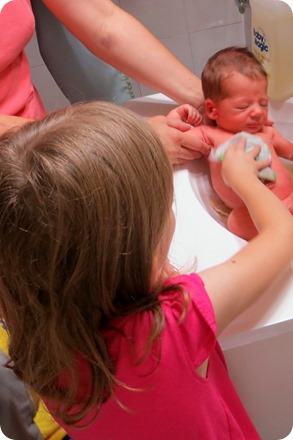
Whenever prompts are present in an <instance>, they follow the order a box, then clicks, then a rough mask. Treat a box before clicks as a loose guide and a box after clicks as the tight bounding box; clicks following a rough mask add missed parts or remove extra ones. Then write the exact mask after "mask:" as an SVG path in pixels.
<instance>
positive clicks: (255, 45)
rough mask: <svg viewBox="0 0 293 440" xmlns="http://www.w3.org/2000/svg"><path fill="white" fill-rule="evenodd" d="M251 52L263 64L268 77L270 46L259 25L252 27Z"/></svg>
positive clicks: (269, 72)
mask: <svg viewBox="0 0 293 440" xmlns="http://www.w3.org/2000/svg"><path fill="white" fill-rule="evenodd" d="M252 52H253V54H254V56H255V57H256V58H257V59H258V61H259V62H260V63H261V64H262V65H263V67H264V69H265V70H266V72H267V75H268V77H270V76H271V71H270V47H269V43H268V40H267V37H266V34H265V32H264V30H263V29H262V28H261V27H255V26H253V27H252Z"/></svg>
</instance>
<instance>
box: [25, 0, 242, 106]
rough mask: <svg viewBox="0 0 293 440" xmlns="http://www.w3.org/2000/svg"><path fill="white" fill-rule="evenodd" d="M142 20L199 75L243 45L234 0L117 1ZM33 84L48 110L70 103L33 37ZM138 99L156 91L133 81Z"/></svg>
mask: <svg viewBox="0 0 293 440" xmlns="http://www.w3.org/2000/svg"><path fill="white" fill-rule="evenodd" d="M115 3H117V4H118V5H120V6H121V7H122V8H123V9H125V10H126V11H128V12H129V13H130V14H132V15H133V16H135V17H136V18H137V19H138V20H139V21H141V22H142V23H143V24H144V25H145V26H146V27H147V28H148V29H149V30H150V31H151V32H152V33H153V34H154V35H155V36H156V37H157V38H158V39H159V40H160V41H161V42H162V43H163V44H164V45H165V46H166V47H167V48H168V49H169V50H170V51H171V52H173V53H174V54H175V56H176V57H177V58H178V59H179V60H180V61H181V62H182V63H183V64H184V65H186V66H187V67H188V68H189V69H190V70H191V71H193V72H195V73H196V74H197V75H200V73H201V70H202V68H203V66H204V64H205V62H206V60H207V58H208V57H209V56H210V55H211V54H212V53H214V52H215V51H217V50H219V49H221V48H223V47H226V46H229V45H244V44H245V32H244V20H243V15H241V14H240V13H239V12H238V9H237V7H236V5H235V0H204V1H202V0H140V1H137V0H115ZM27 54H28V57H29V61H30V66H31V71H32V76H33V81H34V83H35V85H36V87H37V89H38V90H39V93H40V95H41V97H42V99H43V101H44V104H45V106H46V109H47V111H50V110H52V109H55V108H58V107H60V106H64V105H66V104H67V102H68V101H67V100H66V98H65V97H64V96H63V94H62V92H61V91H60V90H59V88H58V86H57V85H56V83H55V82H54V80H53V79H52V77H51V75H50V73H49V72H48V71H47V69H46V67H45V65H44V63H43V60H42V58H41V57H40V54H39V51H38V46H37V41H36V38H35V37H34V38H33V39H32V41H31V42H30V43H29V45H28V46H27ZM133 87H134V92H135V96H137V97H138V96H144V95H148V94H151V93H155V91H153V90H151V89H149V88H147V87H145V86H143V85H141V84H138V83H137V82H134V81H133Z"/></svg>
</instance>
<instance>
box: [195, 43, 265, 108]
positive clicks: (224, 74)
mask: <svg viewBox="0 0 293 440" xmlns="http://www.w3.org/2000/svg"><path fill="white" fill-rule="evenodd" d="M233 72H238V73H241V74H242V75H244V76H246V77H248V78H252V79H259V78H263V79H266V80H267V73H266V71H265V69H264V67H263V66H262V64H261V63H260V62H259V61H258V60H257V58H256V57H255V56H254V55H253V53H252V52H250V51H249V50H248V49H247V48H246V47H236V46H231V47H227V48H225V49H222V50H220V51H218V52H216V53H215V54H214V55H212V56H211V57H210V58H209V60H208V61H207V63H206V65H205V67H204V69H203V72H202V75H201V80H202V89H203V94H204V97H205V99H206V98H211V99H213V100H215V101H218V100H221V99H223V98H225V96H226V95H225V88H224V87H223V80H225V79H227V78H229V76H231V75H232V74H233Z"/></svg>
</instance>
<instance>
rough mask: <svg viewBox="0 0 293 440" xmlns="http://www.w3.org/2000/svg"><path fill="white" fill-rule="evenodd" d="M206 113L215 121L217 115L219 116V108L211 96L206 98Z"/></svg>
mask: <svg viewBox="0 0 293 440" xmlns="http://www.w3.org/2000/svg"><path fill="white" fill-rule="evenodd" d="M205 113H206V115H207V116H208V117H209V118H210V119H212V120H213V121H215V120H216V119H217V117H218V108H217V105H216V103H215V102H214V101H213V100H212V99H210V98H207V99H206V100H205Z"/></svg>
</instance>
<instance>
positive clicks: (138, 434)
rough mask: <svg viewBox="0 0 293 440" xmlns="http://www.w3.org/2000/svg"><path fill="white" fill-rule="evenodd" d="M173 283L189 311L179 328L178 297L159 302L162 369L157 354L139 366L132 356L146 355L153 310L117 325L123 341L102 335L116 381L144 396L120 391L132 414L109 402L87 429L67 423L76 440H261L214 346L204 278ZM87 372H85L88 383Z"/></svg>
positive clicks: (113, 334)
mask: <svg viewBox="0 0 293 440" xmlns="http://www.w3.org/2000/svg"><path fill="white" fill-rule="evenodd" d="M173 282H176V283H181V284H182V286H183V287H184V289H185V290H186V292H187V293H188V294H189V297H190V301H189V306H188V312H187V315H186V317H185V319H184V320H183V321H182V323H180V324H179V323H178V320H179V318H180V315H181V309H182V306H181V304H182V296H181V294H178V293H176V292H175V293H171V294H168V296H167V297H165V296H164V297H162V298H166V299H164V301H163V302H162V307H163V310H164V314H165V317H166V324H165V328H164V330H163V332H162V335H161V342H162V345H161V357H160V361H159V364H158V366H157V368H155V367H156V365H157V358H156V352H155V350H153V352H152V353H151V355H149V356H148V358H147V360H146V361H144V362H143V363H142V364H135V362H134V356H133V348H135V350H136V352H137V353H139V354H143V353H144V345H145V340H146V338H147V336H148V335H149V330H150V327H151V323H152V314H151V313H150V312H143V313H141V314H137V315H135V316H129V317H127V318H124V319H119V320H117V321H116V322H115V324H114V325H115V327H116V328H118V329H119V330H123V333H124V335H126V337H125V336H122V335H121V332H117V331H113V330H112V331H107V333H106V335H105V336H106V341H107V346H108V349H109V352H110V353H111V357H112V358H113V360H114V362H115V364H116V376H117V378H118V379H119V380H120V381H122V382H123V383H125V384H127V385H128V386H130V387H134V388H138V389H140V390H143V391H129V390H126V389H125V388H123V387H120V386H117V388H116V396H117V399H118V400H120V402H122V404H123V405H125V406H126V407H127V408H129V410H130V411H128V412H127V411H125V410H124V409H123V408H121V407H120V406H119V404H118V403H117V401H116V400H114V399H113V398H111V399H109V400H108V401H107V402H106V403H105V404H104V405H103V406H102V409H101V410H100V412H99V414H98V416H97V418H96V419H95V421H94V423H93V424H91V425H90V426H88V427H87V428H85V429H81V430H75V429H72V428H69V427H67V426H64V425H63V427H64V428H65V430H66V431H67V432H68V434H69V436H70V437H72V438H74V440H99V439H101V440H149V439H152V440H162V439H163V440H164V439H168V440H180V439H187V440H189V439H200V440H211V439H213V440H229V439H235V440H247V439H249V440H254V439H258V440H259V439H260V437H259V435H258V434H257V432H256V430H255V428H254V426H253V425H252V423H251V421H250V419H249V417H248V415H247V413H246V411H245V409H244V407H243V406H242V404H241V402H240V400H239V398H238V396H237V394H236V392H235V389H234V387H233V385H232V383H231V381H230V379H229V376H228V373H227V369H226V365H225V361H224V358H223V355H222V352H221V350H220V348H219V345H218V344H217V342H216V335H215V333H216V323H215V317H214V312H213V308H212V304H211V302H210V299H209V297H208V295H207V293H206V290H205V288H204V285H203V282H202V280H201V278H199V276H197V275H195V274H193V275H188V276H187V275H186V276H180V277H177V278H175V279H172V280H169V283H173ZM207 357H209V358H210V361H209V367H208V377H207V378H202V377H201V376H199V375H198V374H197V373H196V369H197V367H199V366H200V365H201V364H202V362H203V361H204V360H205V359H206V358H207ZM87 374H88V373H87V369H86V368H84V370H83V380H85V382H84V384H85V383H86V382H87V380H88V379H87V378H86V376H87ZM85 388H86V386H85ZM85 388H84V387H83V389H85ZM90 416H91V414H89V417H90ZM87 420H88V418H86V419H84V420H83V422H86V421H87Z"/></svg>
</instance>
